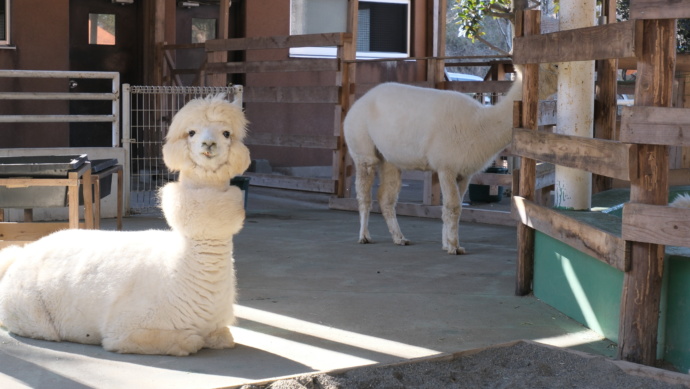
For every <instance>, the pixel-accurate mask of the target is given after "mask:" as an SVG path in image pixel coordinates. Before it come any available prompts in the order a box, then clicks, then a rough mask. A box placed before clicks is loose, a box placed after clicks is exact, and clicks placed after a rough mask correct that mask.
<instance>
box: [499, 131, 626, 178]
mask: <svg viewBox="0 0 690 389" xmlns="http://www.w3.org/2000/svg"><path fill="white" fill-rule="evenodd" d="M510 150H511V152H512V153H513V154H515V155H519V156H521V157H527V158H531V159H535V160H538V161H542V162H549V163H553V164H554V165H561V166H567V167H571V168H575V169H581V170H586V171H588V172H591V173H595V174H599V175H602V176H606V177H612V178H617V179H620V180H625V181H630V177H634V175H635V174H636V171H635V167H636V166H637V164H636V163H635V160H634V159H635V158H636V156H637V146H636V145H631V144H627V143H621V142H617V141H611V140H604V139H593V138H585V137H579V136H570V135H559V134H551V133H546V132H541V131H533V130H528V129H523V128H515V129H513V143H512V145H511V147H510Z"/></svg>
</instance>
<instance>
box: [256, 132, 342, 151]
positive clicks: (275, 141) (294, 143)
mask: <svg viewBox="0 0 690 389" xmlns="http://www.w3.org/2000/svg"><path fill="white" fill-rule="evenodd" d="M244 143H245V144H247V145H254V146H280V147H300V148H310V149H330V150H335V149H337V148H338V137H336V136H333V135H291V134H266V133H258V132H252V133H250V134H249V136H248V137H247V139H245V140H244Z"/></svg>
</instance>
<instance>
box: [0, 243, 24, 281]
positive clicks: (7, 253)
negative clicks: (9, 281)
mask: <svg viewBox="0 0 690 389" xmlns="http://www.w3.org/2000/svg"><path fill="white" fill-rule="evenodd" d="M21 250H22V248H21V247H19V246H10V247H7V248H5V249H3V250H0V281H2V278H3V277H4V276H5V273H6V272H7V269H9V268H10V266H12V264H13V263H14V261H15V260H16V259H17V258H18V257H19V253H20V251H21Z"/></svg>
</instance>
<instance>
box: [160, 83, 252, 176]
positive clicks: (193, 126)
mask: <svg viewBox="0 0 690 389" xmlns="http://www.w3.org/2000/svg"><path fill="white" fill-rule="evenodd" d="M246 127H247V119H246V118H245V116H244V112H242V108H241V107H239V106H238V105H236V104H233V103H230V102H229V101H227V100H226V99H225V95H224V94H219V95H215V96H208V97H206V98H201V99H194V100H191V101H189V102H188V103H187V104H186V105H185V106H184V107H182V109H180V111H179V112H177V114H176V115H175V117H174V118H173V121H172V123H171V124H170V128H169V130H168V134H167V135H166V137H165V145H164V146H163V161H164V162H165V164H166V166H167V167H168V168H169V169H170V170H171V171H179V172H180V181H181V182H183V183H184V182H186V183H188V184H189V183H191V184H194V185H196V184H201V185H212V184H217V185H218V184H223V185H226V186H227V185H228V184H229V180H230V179H231V178H232V177H234V176H236V175H238V174H242V173H243V172H244V171H245V170H247V168H248V167H249V164H250V162H251V161H250V157H249V149H247V147H246V146H245V145H244V144H243V143H242V141H243V139H244V137H245V136H246V133H247V129H246Z"/></svg>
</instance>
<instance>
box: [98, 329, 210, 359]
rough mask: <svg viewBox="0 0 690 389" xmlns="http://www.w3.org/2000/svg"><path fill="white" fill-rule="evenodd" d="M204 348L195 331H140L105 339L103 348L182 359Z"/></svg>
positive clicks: (105, 337)
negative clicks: (172, 356)
mask: <svg viewBox="0 0 690 389" xmlns="http://www.w3.org/2000/svg"><path fill="white" fill-rule="evenodd" d="M203 346H204V338H202V337H201V336H200V335H199V334H198V333H197V332H196V331H194V330H156V329H138V330H134V331H131V332H129V333H125V334H122V335H119V334H116V335H106V336H104V337H103V348H105V349H106V350H108V351H113V352H117V353H122V354H159V355H174V356H178V357H182V356H185V355H189V354H192V353H195V352H197V351H199V350H200V349H201V348H202V347H203Z"/></svg>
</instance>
